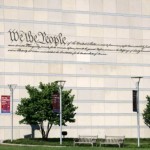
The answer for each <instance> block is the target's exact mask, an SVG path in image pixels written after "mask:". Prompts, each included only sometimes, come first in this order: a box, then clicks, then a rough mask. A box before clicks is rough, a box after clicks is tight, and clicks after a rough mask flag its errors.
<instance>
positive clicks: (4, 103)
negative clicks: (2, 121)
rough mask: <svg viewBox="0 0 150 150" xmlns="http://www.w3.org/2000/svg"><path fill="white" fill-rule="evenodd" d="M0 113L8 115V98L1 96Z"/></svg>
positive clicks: (7, 96)
mask: <svg viewBox="0 0 150 150" xmlns="http://www.w3.org/2000/svg"><path fill="white" fill-rule="evenodd" d="M1 113H10V96H9V95H2V96H1Z"/></svg>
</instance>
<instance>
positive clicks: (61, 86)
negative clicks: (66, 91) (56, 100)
mask: <svg viewBox="0 0 150 150" xmlns="http://www.w3.org/2000/svg"><path fill="white" fill-rule="evenodd" d="M56 82H57V83H58V86H59V95H60V108H59V109H60V110H59V114H60V122H59V123H60V145H62V89H63V87H64V84H65V82H66V81H64V80H59V81H56Z"/></svg>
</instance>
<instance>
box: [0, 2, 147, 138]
mask: <svg viewBox="0 0 150 150" xmlns="http://www.w3.org/2000/svg"><path fill="white" fill-rule="evenodd" d="M133 76H140V77H143V78H142V79H141V80H140V85H139V86H140V95H139V100H140V104H139V105H140V134H141V137H142V138H147V137H149V136H150V129H149V128H148V127H147V126H146V125H145V124H144V120H143V117H142V113H143V110H144V108H145V106H146V103H147V102H146V96H147V95H150V1H149V0H13V1H12V0H0V95H1V96H2V95H10V90H9V87H8V84H16V85H17V86H16V88H15V89H14V96H13V99H14V101H13V108H14V109H13V113H14V115H13V121H14V123H13V127H14V129H13V131H14V133H13V134H14V139H17V138H24V136H25V135H27V134H31V127H30V126H29V125H25V124H21V125H20V124H19V120H20V119H21V116H17V115H16V114H15V111H16V107H17V105H18V104H19V103H20V100H21V98H23V97H28V94H27V91H26V89H25V86H26V85H28V84H30V85H31V86H35V87H37V86H38V85H39V82H43V83H45V84H46V83H48V82H54V81H56V80H65V81H66V83H65V86H64V89H66V90H67V89H72V94H74V95H75V100H74V105H76V106H78V109H77V110H76V116H75V118H76V122H75V123H68V126H65V127H64V126H63V130H64V131H67V132H68V135H67V137H77V136H78V135H98V136H99V137H101V138H103V137H104V136H105V135H124V136H126V137H129V138H136V137H137V114H136V112H133V108H132V91H133V90H134V89H135V88H136V86H135V81H134V80H133V79H131V77H133ZM0 109H1V110H0V140H5V139H10V138H11V111H10V113H4V112H3V110H2V109H3V108H2V100H1V108H0ZM59 130H60V129H59V126H53V127H52V130H51V131H50V134H49V136H50V137H59ZM40 136H41V134H40V132H39V131H37V130H36V131H35V137H40Z"/></svg>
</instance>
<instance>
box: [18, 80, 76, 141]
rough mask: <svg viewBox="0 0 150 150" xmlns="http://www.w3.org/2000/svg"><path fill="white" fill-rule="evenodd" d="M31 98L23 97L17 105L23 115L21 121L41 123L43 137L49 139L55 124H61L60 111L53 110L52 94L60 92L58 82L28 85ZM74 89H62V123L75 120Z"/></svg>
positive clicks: (19, 113) (32, 123) (24, 122)
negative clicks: (35, 85)
mask: <svg viewBox="0 0 150 150" xmlns="http://www.w3.org/2000/svg"><path fill="white" fill-rule="evenodd" d="M26 90H27V92H28V94H29V98H22V99H21V103H20V104H18V106H17V111H16V114H17V115H21V116H23V119H22V120H20V121H19V123H21V124H22V123H23V124H29V125H39V127H40V132H41V134H42V138H43V139H47V138H48V135H49V132H50V130H51V128H52V126H53V125H59V113H55V112H53V106H52V96H53V94H56V93H58V92H59V86H58V84H57V82H52V83H48V84H43V83H41V82H40V84H39V86H38V88H36V87H33V86H30V85H27V86H26ZM71 91H72V90H66V91H64V90H63V89H62V125H66V123H67V122H75V119H74V117H75V114H76V113H75V110H76V109H77V107H75V106H74V105H73V100H74V95H72V94H71ZM44 126H46V129H45V128H44Z"/></svg>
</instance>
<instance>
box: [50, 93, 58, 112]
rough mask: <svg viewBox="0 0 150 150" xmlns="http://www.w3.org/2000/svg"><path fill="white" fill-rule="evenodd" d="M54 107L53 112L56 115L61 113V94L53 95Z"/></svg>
mask: <svg viewBox="0 0 150 150" xmlns="http://www.w3.org/2000/svg"><path fill="white" fill-rule="evenodd" d="M52 106H53V112H55V113H59V112H60V99H59V93H57V94H53V96H52Z"/></svg>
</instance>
